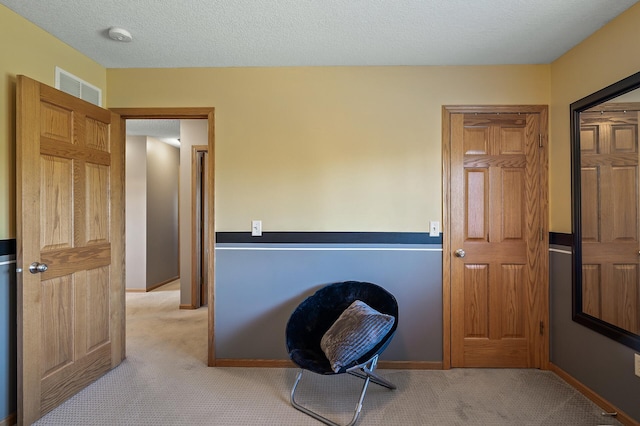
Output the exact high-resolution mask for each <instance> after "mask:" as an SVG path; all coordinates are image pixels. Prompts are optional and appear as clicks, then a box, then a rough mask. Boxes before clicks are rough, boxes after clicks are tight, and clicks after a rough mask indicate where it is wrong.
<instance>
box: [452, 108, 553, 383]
mask: <svg viewBox="0 0 640 426" xmlns="http://www.w3.org/2000/svg"><path fill="white" fill-rule="evenodd" d="M548 110H549V108H548V106H547V105H443V107H442V232H443V238H442V368H443V369H444V370H448V369H450V368H451V256H452V252H451V189H452V188H451V185H450V183H451V115H452V114H468V113H470V114H474V113H475V114H496V113H501V114H506V113H516V114H518V113H520V114H539V115H540V143H541V145H542V147H541V149H540V168H541V169H540V209H541V214H540V221H541V225H542V235H541V237H542V239H543V240H542V250H541V259H540V276H541V279H542V280H544V282H543V284H544V287H543V291H542V295H541V297H542V300H541V301H540V309H541V310H542V312H540V318H543V322H544V324H543V326H544V335H543V336H538V339H537V341H536V346H537V347H538V354H537V356H538V357H540V361H541V362H540V365H541V368H542V369H543V370H547V369H549V256H547V255H545V254H546V253H548V247H549V159H548V142H549V137H548V130H549V129H548V126H549V125H548Z"/></svg>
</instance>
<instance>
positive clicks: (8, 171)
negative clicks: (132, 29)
mask: <svg viewBox="0 0 640 426" xmlns="http://www.w3.org/2000/svg"><path fill="white" fill-rule="evenodd" d="M0 22H1V24H0V52H2V59H1V60H0V78H1V79H0V99H1V100H2V104H1V106H0V240H2V239H7V238H15V236H16V230H15V101H16V75H19V74H24V75H26V76H28V77H31V78H33V79H36V80H39V81H41V82H43V83H46V84H48V85H51V86H53V85H54V79H55V67H56V66H59V67H61V68H63V69H64V70H65V71H69V72H70V73H72V74H74V75H76V76H78V77H80V78H82V79H83V80H85V81H87V82H89V83H91V84H93V85H94V86H97V87H99V88H101V89H102V90H103V102H104V99H105V96H104V95H106V91H105V88H106V79H107V75H106V72H107V71H106V69H105V68H104V67H101V66H100V65H98V64H97V63H96V62H94V61H92V60H90V59H88V58H87V57H86V56H84V55H82V54H80V53H79V52H78V51H76V50H74V49H72V48H71V47H69V46H68V45H66V44H64V43H62V42H61V41H59V40H58V39H56V38H54V37H53V36H51V35H50V34H48V33H47V32H45V31H43V30H41V29H40V28H38V27H36V26H35V25H33V24H31V23H30V22H29V21H27V20H25V19H24V18H22V17H20V16H19V15H17V14H15V13H14V12H12V11H11V10H9V9H8V8H6V7H5V6H2V5H0Z"/></svg>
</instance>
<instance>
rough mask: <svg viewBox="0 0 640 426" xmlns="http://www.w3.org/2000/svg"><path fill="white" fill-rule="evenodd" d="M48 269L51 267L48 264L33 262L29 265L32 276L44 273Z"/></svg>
mask: <svg viewBox="0 0 640 426" xmlns="http://www.w3.org/2000/svg"><path fill="white" fill-rule="evenodd" d="M47 269H49V267H48V266H47V264H46V263H38V262H33V263H32V264H31V265H29V272H31V273H32V274H37V273H42V272H45V271H46V270H47Z"/></svg>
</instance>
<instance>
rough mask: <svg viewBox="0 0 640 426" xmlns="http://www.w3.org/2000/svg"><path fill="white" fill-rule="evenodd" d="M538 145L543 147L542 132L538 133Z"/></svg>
mask: <svg viewBox="0 0 640 426" xmlns="http://www.w3.org/2000/svg"><path fill="white" fill-rule="evenodd" d="M538 146H539V147H540V148H542V133H538Z"/></svg>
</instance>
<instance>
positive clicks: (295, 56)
mask: <svg viewBox="0 0 640 426" xmlns="http://www.w3.org/2000/svg"><path fill="white" fill-rule="evenodd" d="M637 1H638V0H181V1H180V0H101V1H97V0H94V1H88V0H46V1H43V0H0V4H4V5H6V6H7V7H9V8H10V9H12V10H14V11H15V12H17V13H18V14H20V15H22V16H24V17H25V18H27V19H28V20H30V21H32V22H33V23H35V24H36V25H38V26H39V27H41V28H43V29H44V30H46V31H48V32H49V33H51V34H52V35H54V36H55V37H57V38H59V39H60V40H62V41H64V42H65V43H67V44H69V45H70V46H72V47H74V48H76V49H77V50H79V51H80V52H82V53H83V54H84V55H86V56H88V57H90V58H92V59H94V60H95V61H96V62H98V63H99V64H101V65H103V66H105V67H107V68H135V67H153V68H157V67H247V66H322V65H355V66H358V65H474V64H479V65H482V64H544V63H550V62H552V61H554V60H555V59H557V58H558V57H559V56H561V55H562V54H564V53H565V52H566V51H568V50H569V49H571V48H572V47H573V46H575V45H576V44H578V43H580V42H581V41H582V40H584V39H585V38H586V37H588V36H589V35H590V34H592V33H593V32H595V31H597V30H598V29H599V28H601V27H602V26H603V25H604V24H606V23H607V22H608V21H610V20H611V19H613V18H614V17H616V16H617V15H619V14H620V13H621V12H623V11H624V10H626V9H627V8H629V7H630V6H631V5H633V4H634V3H636V2H637ZM639 25H640V23H639ZM112 26H119V27H123V28H125V29H127V30H128V31H129V32H131V34H132V36H133V41H132V42H131V43H119V42H115V41H113V40H111V39H109V38H108V36H107V31H108V29H109V27H112ZM16 36H19V35H16Z"/></svg>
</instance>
